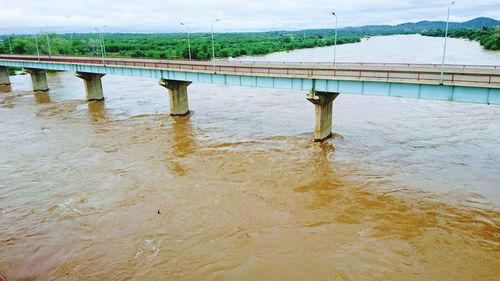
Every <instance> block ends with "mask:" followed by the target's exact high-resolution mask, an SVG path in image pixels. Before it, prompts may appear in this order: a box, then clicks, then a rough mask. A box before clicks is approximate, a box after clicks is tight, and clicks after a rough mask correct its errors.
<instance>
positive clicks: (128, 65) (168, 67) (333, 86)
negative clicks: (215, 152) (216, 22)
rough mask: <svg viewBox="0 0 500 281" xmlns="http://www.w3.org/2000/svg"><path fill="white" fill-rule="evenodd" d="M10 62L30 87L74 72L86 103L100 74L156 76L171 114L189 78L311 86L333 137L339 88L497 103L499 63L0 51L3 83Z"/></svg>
mask: <svg viewBox="0 0 500 281" xmlns="http://www.w3.org/2000/svg"><path fill="white" fill-rule="evenodd" d="M7 67H22V68H24V69H25V70H26V72H28V73H29V74H31V79H32V84H33V90H34V91H47V90H48V83H47V76H46V73H45V71H46V70H62V71H74V72H76V76H77V77H79V78H81V79H83V81H84V85H85V92H86V98H87V100H100V99H103V98H104V95H103V89H102V83H101V77H102V76H103V75H105V74H113V75H128V76H140V77H149V78H157V79H159V80H160V85H162V86H163V87H165V88H167V89H168V92H169V97H170V113H171V114H172V115H186V114H188V113H189V106H188V94H187V87H188V86H189V84H191V83H192V82H200V83H214V84H225V85H234V86H247V87H266V88H280V89H290V90H302V91H308V94H307V96H306V98H307V99H308V100H309V101H310V102H312V103H313V104H314V106H315V109H316V126H315V129H314V138H315V140H317V141H321V140H323V139H326V138H328V137H329V136H331V132H332V108H333V101H334V100H335V98H336V97H337V96H338V95H339V93H345V94H362V95H381V96H394V97H405V98H418V99H430V100H445V101H459V102H471V103H482V104H497V105H500V66H483V65H475V66H474V65H446V66H445V69H444V75H443V77H441V65H435V64H397V63H388V64H385V63H337V64H335V65H333V64H332V63H305V62H297V63H293V62H287V63H283V62H251V61H250V62H243V61H217V62H215V63H214V62H211V61H183V60H155V59H129V58H106V59H101V58H96V57H64V56H53V57H46V56H41V57H38V56H24V55H23V56H21V55H0V85H2V84H3V85H8V84H10V80H9V76H8V74H7Z"/></svg>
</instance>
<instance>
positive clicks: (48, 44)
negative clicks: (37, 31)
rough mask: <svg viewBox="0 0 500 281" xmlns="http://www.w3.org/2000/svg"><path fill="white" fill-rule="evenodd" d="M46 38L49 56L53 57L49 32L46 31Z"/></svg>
mask: <svg viewBox="0 0 500 281" xmlns="http://www.w3.org/2000/svg"><path fill="white" fill-rule="evenodd" d="M45 38H46V39H47V50H48V52H49V58H50V57H51V51H50V39H49V34H48V33H45Z"/></svg>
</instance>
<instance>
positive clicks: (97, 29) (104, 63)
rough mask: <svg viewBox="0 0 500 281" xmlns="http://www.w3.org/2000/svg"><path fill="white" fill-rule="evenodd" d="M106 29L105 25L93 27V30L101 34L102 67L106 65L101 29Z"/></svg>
mask: <svg viewBox="0 0 500 281" xmlns="http://www.w3.org/2000/svg"><path fill="white" fill-rule="evenodd" d="M106 27H108V26H107V25H105V26H103V27H101V28H99V27H95V28H94V29H95V30H96V31H98V32H100V33H101V36H100V37H101V54H102V64H103V65H106V45H104V34H103V31H102V30H103V29H104V28H106Z"/></svg>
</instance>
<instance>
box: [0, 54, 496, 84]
mask: <svg viewBox="0 0 500 281" xmlns="http://www.w3.org/2000/svg"><path fill="white" fill-rule="evenodd" d="M0 60H10V61H32V62H33V61H35V62H38V61H40V62H43V63H71V64H91V65H103V60H102V58H98V57H64V56H56V57H46V56H44V57H40V58H39V57H37V56H19V55H17V56H16V55H0ZM104 62H105V64H104V65H105V66H126V67H141V68H152V69H165V70H177V71H190V72H205V73H213V71H214V64H213V62H212V61H187V60H157V59H135V58H134V59H131V58H119V57H108V58H106V59H105V61H104ZM445 66H446V68H445V72H444V79H443V81H444V82H447V83H451V84H456V83H472V84H482V85H484V84H487V85H491V86H492V87H494V88H500V71H499V70H500V66H496V65H454V64H447V65H445ZM440 67H441V65H440V64H411V63H362V62H358V63H357V62H341V63H337V64H336V65H333V63H326V62H314V63H312V62H260V61H216V63H215V72H216V73H219V74H234V75H250V76H271V77H301V78H310V79H313V78H318V79H335V78H337V79H346V80H347V79H354V80H368V81H386V82H388V81H395V80H397V81H405V82H410V83H411V82H417V83H418V82H422V83H424V82H425V83H438V82H440V79H441V76H440ZM488 70H491V71H492V72H487V73H485V71H488Z"/></svg>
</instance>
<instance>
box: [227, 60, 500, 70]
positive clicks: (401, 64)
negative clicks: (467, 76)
mask: <svg viewBox="0 0 500 281" xmlns="http://www.w3.org/2000/svg"><path fill="white" fill-rule="evenodd" d="M228 62H230V63H239V64H252V65H258V64H266V65H322V66H381V67H391V66H394V67H401V66H406V67H433V68H440V67H441V66H442V65H441V64H435V63H399V62H391V63H384V62H336V63H335V64H334V63H333V62H307V61H296V62H294V61H255V60H253V61H247V60H229V61H228ZM444 67H447V68H462V69H472V68H474V69H476V68H482V69H483V68H484V69H500V65H485V64H470V65H469V64H467V65H466V64H444Z"/></svg>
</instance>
